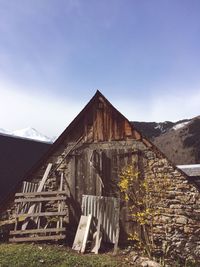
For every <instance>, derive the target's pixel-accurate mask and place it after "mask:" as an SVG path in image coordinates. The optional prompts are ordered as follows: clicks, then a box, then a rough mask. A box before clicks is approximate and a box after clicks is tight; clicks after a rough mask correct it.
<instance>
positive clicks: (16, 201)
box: [15, 196, 67, 203]
mask: <svg viewBox="0 0 200 267" xmlns="http://www.w3.org/2000/svg"><path fill="white" fill-rule="evenodd" d="M66 199H67V197H62V196H61V197H59V196H58V197H44V198H42V197H39V198H34V197H33V198H18V199H15V203H21V202H23V203H24V202H42V201H55V200H66Z"/></svg>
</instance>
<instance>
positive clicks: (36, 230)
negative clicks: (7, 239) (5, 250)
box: [10, 228, 66, 235]
mask: <svg viewBox="0 0 200 267" xmlns="http://www.w3.org/2000/svg"><path fill="white" fill-rule="evenodd" d="M65 231H66V229H65V228H46V229H29V230H17V231H10V235H21V234H39V233H52V232H65Z"/></svg>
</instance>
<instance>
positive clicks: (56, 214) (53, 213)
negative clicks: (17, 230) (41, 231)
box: [16, 211, 66, 230]
mask: <svg viewBox="0 0 200 267" xmlns="http://www.w3.org/2000/svg"><path fill="white" fill-rule="evenodd" d="M42 216H45V217H48V216H66V212H65V211H62V212H61V211H60V212H58V211H55V212H53V211H52V212H38V213H19V214H17V215H16V217H17V218H21V217H24V219H25V218H27V217H42ZM22 230H23V229H22ZM24 230H25V229H24Z"/></svg>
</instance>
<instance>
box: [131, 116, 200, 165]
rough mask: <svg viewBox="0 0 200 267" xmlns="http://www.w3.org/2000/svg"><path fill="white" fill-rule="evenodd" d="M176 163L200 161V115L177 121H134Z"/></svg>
mask: <svg viewBox="0 0 200 267" xmlns="http://www.w3.org/2000/svg"><path fill="white" fill-rule="evenodd" d="M132 124H133V125H134V126H135V128H136V129H138V130H139V131H140V132H141V133H142V134H143V135H144V136H145V137H147V138H148V139H150V140H151V141H152V142H153V143H154V144H155V145H156V146H157V147H158V148H159V149H160V150H161V151H162V152H163V153H164V154H165V155H166V156H167V157H168V158H169V159H170V160H171V161H172V162H173V163H174V164H176V165H182V164H198V163H200V116H196V117H194V118H192V119H184V120H179V121H177V122H170V121H167V122H159V123H157V122H138V121H135V122H132Z"/></svg>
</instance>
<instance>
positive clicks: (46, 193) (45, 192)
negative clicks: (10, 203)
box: [15, 191, 67, 197]
mask: <svg viewBox="0 0 200 267" xmlns="http://www.w3.org/2000/svg"><path fill="white" fill-rule="evenodd" d="M51 195H52V196H54V195H67V191H42V192H30V193H16V194H15V196H16V197H32V196H51Z"/></svg>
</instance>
